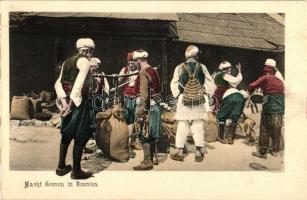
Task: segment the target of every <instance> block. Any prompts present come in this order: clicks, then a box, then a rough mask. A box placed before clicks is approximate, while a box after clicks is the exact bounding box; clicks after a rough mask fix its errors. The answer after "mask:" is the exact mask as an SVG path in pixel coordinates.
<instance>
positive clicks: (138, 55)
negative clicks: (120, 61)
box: [133, 50, 148, 60]
mask: <svg viewBox="0 0 307 200" xmlns="http://www.w3.org/2000/svg"><path fill="white" fill-rule="evenodd" d="M147 57H148V53H147V52H146V51H144V50H136V51H134V52H133V60H136V59H139V58H147Z"/></svg>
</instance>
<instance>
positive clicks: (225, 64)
mask: <svg viewBox="0 0 307 200" xmlns="http://www.w3.org/2000/svg"><path fill="white" fill-rule="evenodd" d="M229 67H231V64H230V62H228V61H223V62H222V63H221V64H220V66H219V69H220V70H223V69H226V68H229Z"/></svg>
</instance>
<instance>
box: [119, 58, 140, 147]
mask: <svg viewBox="0 0 307 200" xmlns="http://www.w3.org/2000/svg"><path fill="white" fill-rule="evenodd" d="M127 61H128V66H126V67H123V68H122V69H121V71H120V73H119V75H124V74H127V75H129V74H135V73H138V72H139V70H138V68H137V63H136V61H134V60H133V53H130V52H129V53H128V55H127ZM137 77H138V75H132V76H128V77H124V78H120V79H119V82H120V83H122V84H125V85H124V112H125V121H126V123H127V125H128V130H129V138H130V141H129V147H130V148H132V149H137V150H141V149H142V147H140V146H139V145H138V144H137V143H136V133H133V124H134V122H135V114H136V113H135V112H136V97H137V95H138V92H137V91H136V90H135V84H136V79H137Z"/></svg>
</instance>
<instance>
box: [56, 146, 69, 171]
mask: <svg viewBox="0 0 307 200" xmlns="http://www.w3.org/2000/svg"><path fill="white" fill-rule="evenodd" d="M68 146H69V144H60V155H59V164H58V168H57V169H56V171H55V173H56V175H58V176H64V175H66V174H68V173H69V172H71V169H72V167H71V165H66V164H65V160H66V154H67V150H68Z"/></svg>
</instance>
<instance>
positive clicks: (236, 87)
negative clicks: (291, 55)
mask: <svg viewBox="0 0 307 200" xmlns="http://www.w3.org/2000/svg"><path fill="white" fill-rule="evenodd" d="M285 17H286V16H285V14H284V13H97V12H92V13H87V12H10V13H9V53H10V58H9V90H10V93H9V98H10V133H9V141H10V152H9V159H10V161H9V163H10V170H12V171H54V176H67V177H69V178H70V179H89V180H91V179H92V180H94V179H95V176H96V175H97V174H100V173H104V172H105V171H259V170H260V171H270V172H283V171H284V168H285V166H284V147H285V145H286V144H287V141H285V140H284V111H285V85H284V84H285V81H284V79H285Z"/></svg>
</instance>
